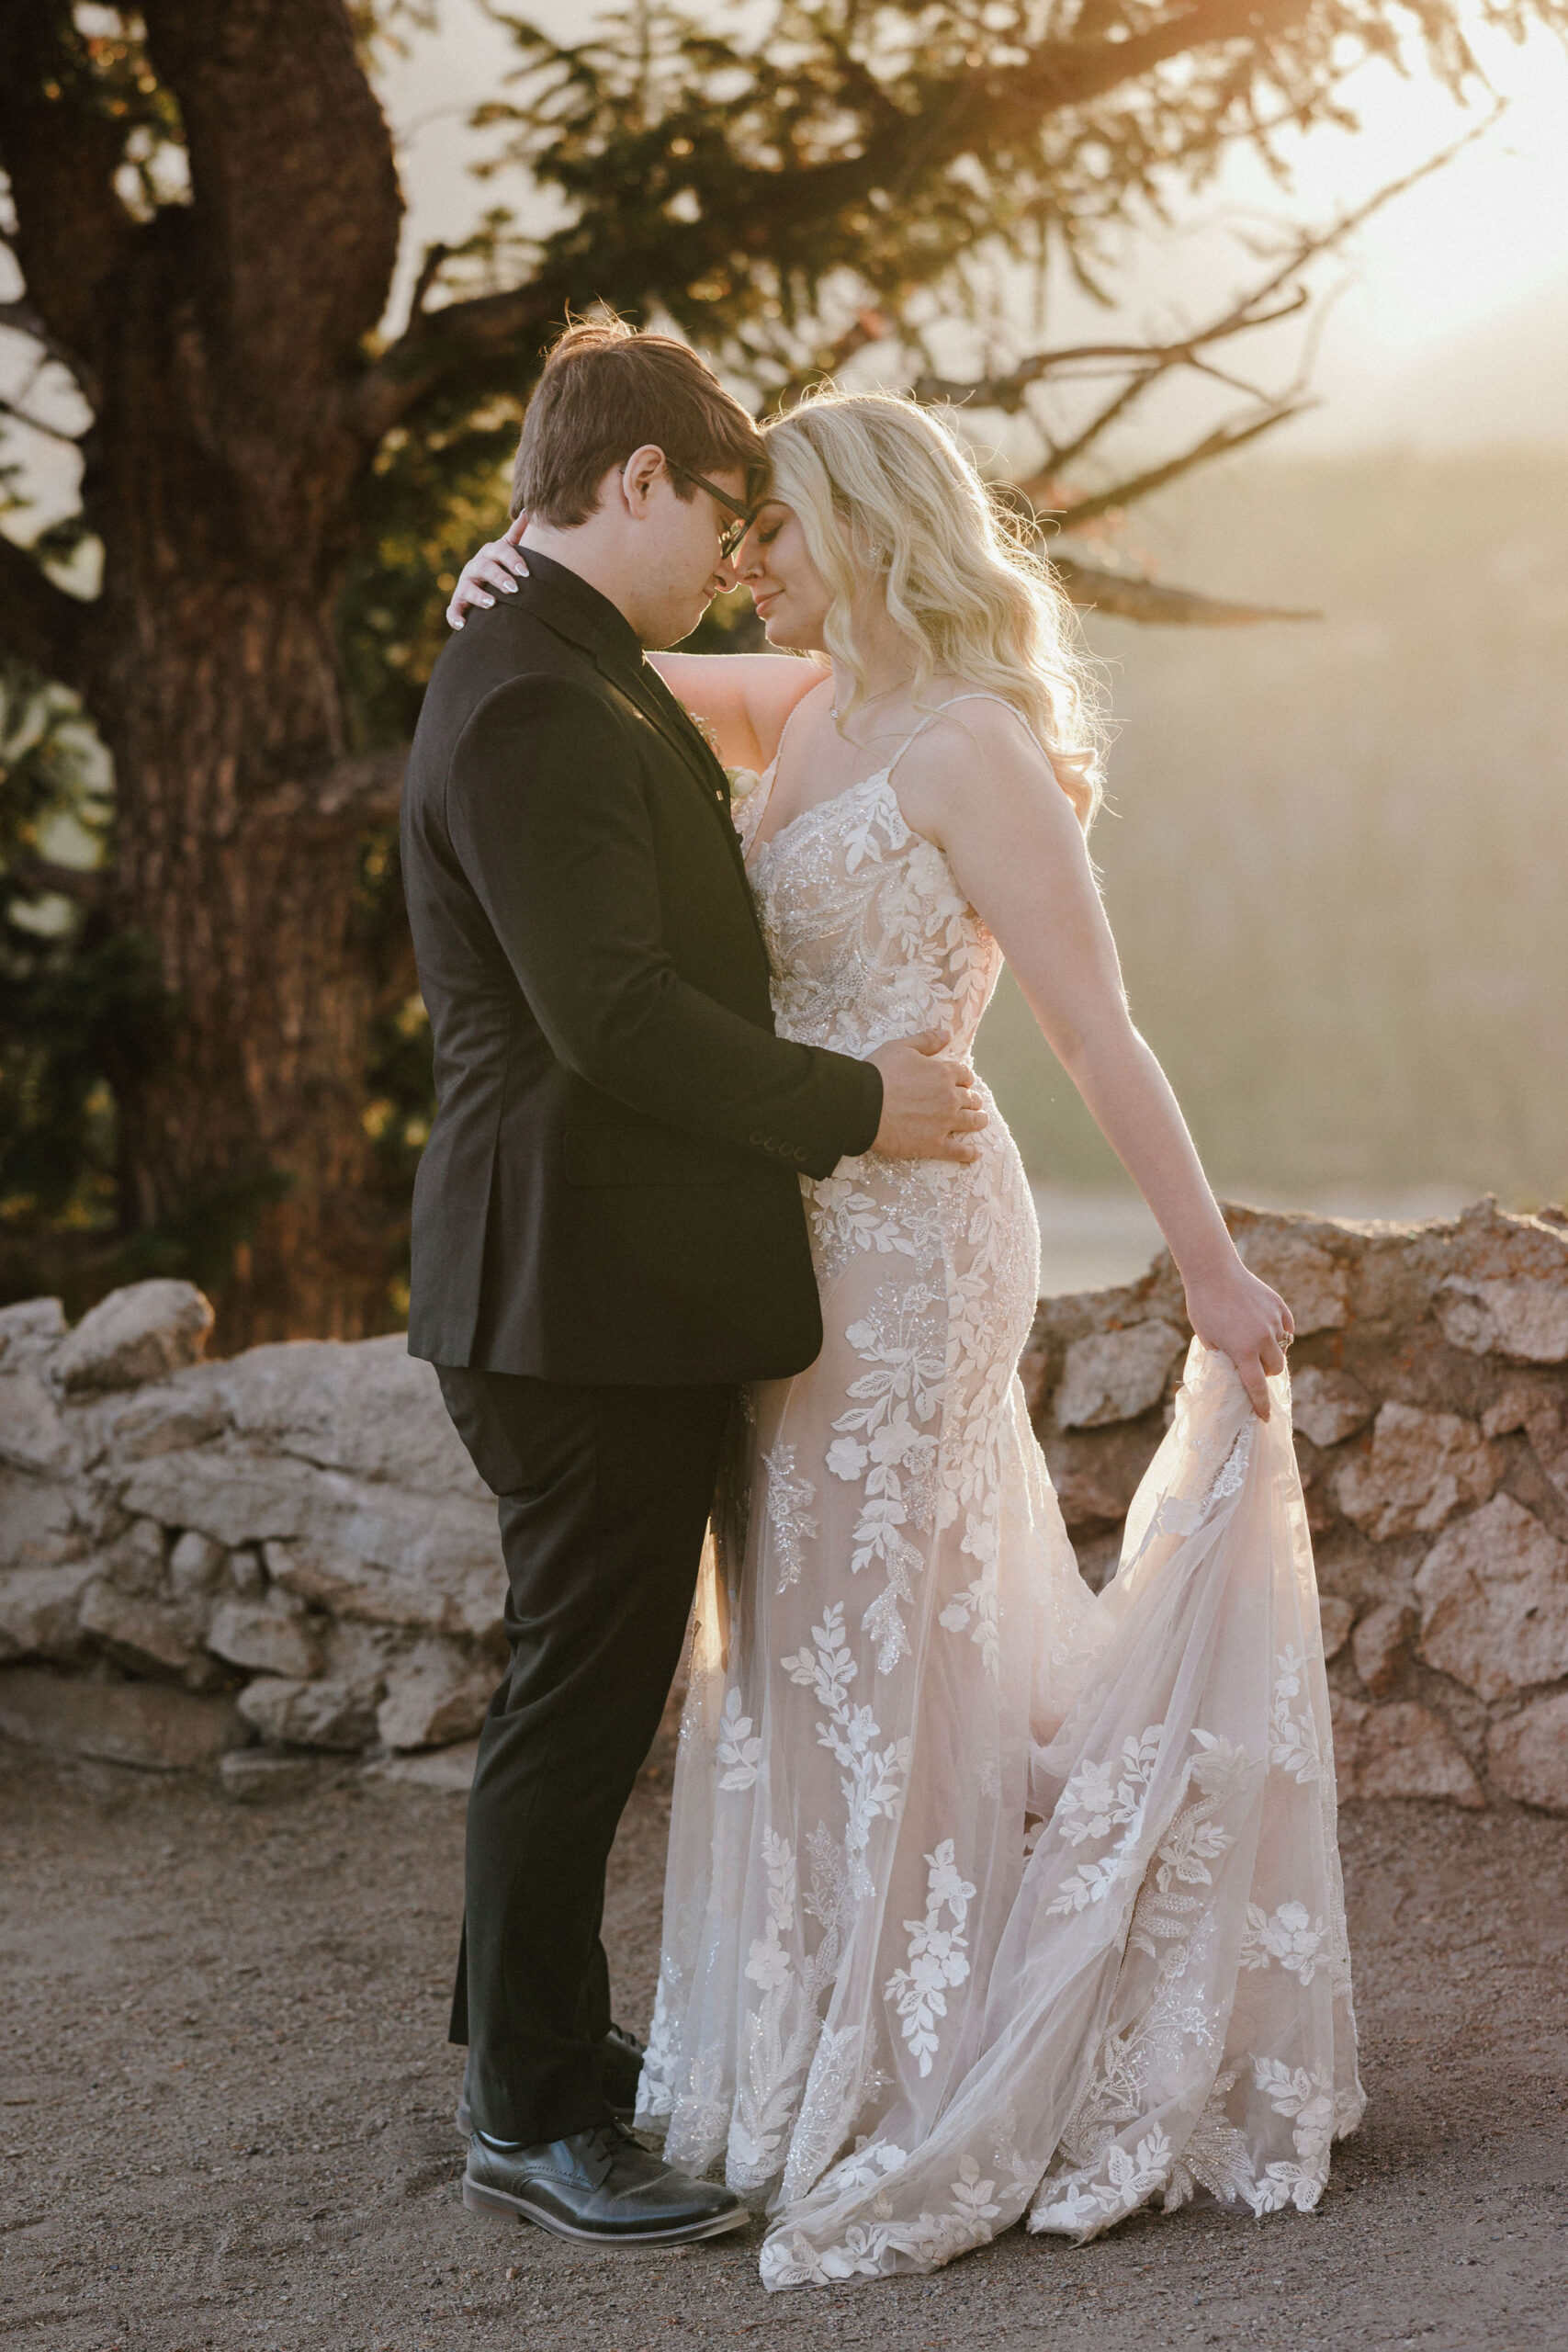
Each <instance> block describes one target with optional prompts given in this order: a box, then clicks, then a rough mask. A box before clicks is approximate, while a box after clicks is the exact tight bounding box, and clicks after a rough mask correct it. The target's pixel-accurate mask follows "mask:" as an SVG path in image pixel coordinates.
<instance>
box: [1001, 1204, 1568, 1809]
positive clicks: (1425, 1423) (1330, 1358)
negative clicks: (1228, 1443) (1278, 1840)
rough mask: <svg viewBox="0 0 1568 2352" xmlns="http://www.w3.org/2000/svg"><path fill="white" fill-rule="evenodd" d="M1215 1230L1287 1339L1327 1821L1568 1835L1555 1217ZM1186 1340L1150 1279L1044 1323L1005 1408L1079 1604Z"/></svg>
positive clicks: (1289, 1221)
mask: <svg viewBox="0 0 1568 2352" xmlns="http://www.w3.org/2000/svg"><path fill="white" fill-rule="evenodd" d="M1227 1218H1228V1221H1229V1224H1230V1227H1231V1230H1232V1232H1233V1233H1234V1234H1235V1238H1236V1242H1237V1244H1238V1246H1239V1248H1240V1250H1241V1253H1242V1256H1243V1257H1244V1258H1245V1259H1246V1261H1247V1264H1248V1265H1249V1266H1250V1267H1251V1268H1252V1269H1253V1271H1254V1272H1255V1273H1258V1274H1260V1275H1261V1276H1262V1277H1263V1279H1264V1280H1265V1281H1266V1282H1269V1283H1272V1284H1273V1285H1274V1287H1275V1288H1276V1289H1277V1290H1278V1291H1280V1293H1281V1295H1283V1296H1284V1297H1285V1298H1286V1299H1287V1300H1288V1302H1289V1304H1290V1306H1291V1310H1292V1314H1293V1316H1294V1317H1295V1325H1296V1335H1297V1336H1296V1344H1295V1346H1294V1347H1293V1348H1292V1351H1291V1370H1292V1397H1293V1410H1294V1419H1295V1432H1296V1451H1297V1454H1298V1457H1299V1459H1300V1463H1301V1469H1302V1479H1303V1485H1304V1487H1305V1489H1306V1498H1307V1510H1308V1516H1309V1519H1310V1521H1311V1525H1312V1532H1313V1543H1314V1551H1315V1555H1316V1561H1317V1576H1318V1589H1319V1593H1320V1595H1321V1602H1322V1610H1323V1633H1324V1647H1325V1651H1326V1652H1327V1653H1328V1657H1329V1661H1330V1663H1329V1668H1328V1679H1329V1682H1330V1685H1331V1687H1332V1691H1333V1702H1334V1718H1335V1752H1336V1759H1337V1770H1338V1781H1339V1789H1340V1794H1341V1796H1342V1797H1344V1798H1357V1797H1389V1796H1402V1797H1404V1796H1418V1797H1443V1798H1448V1799H1450V1800H1451V1801H1452V1802H1453V1803H1455V1804H1462V1805H1484V1804H1487V1803H1488V1801H1489V1800H1490V1799H1494V1798H1508V1799H1515V1800H1517V1801H1519V1802H1521V1803H1524V1804H1534V1805H1542V1806H1546V1807H1548V1808H1550V1809H1551V1811H1553V1812H1557V1813H1568V1216H1565V1215H1564V1214H1563V1212H1562V1211H1561V1210H1549V1211H1547V1212H1546V1213H1545V1214H1544V1215H1542V1216H1539V1217H1528V1216H1506V1215H1504V1214H1503V1213H1501V1212H1500V1211H1499V1210H1498V1209H1497V1207H1496V1205H1495V1203H1493V1202H1491V1201H1485V1202H1483V1203H1481V1204H1478V1205H1477V1206H1476V1207H1474V1208H1472V1209H1468V1210H1466V1212H1465V1214H1464V1215H1463V1216H1461V1217H1460V1218H1458V1219H1455V1220H1452V1221H1445V1222H1440V1223H1437V1222H1435V1223H1430V1224H1422V1225H1410V1226H1391V1225H1374V1224H1349V1223H1342V1222H1339V1221H1338V1220H1330V1219H1327V1218H1321V1217H1308V1216H1267V1215H1263V1214H1261V1213H1259V1212H1258V1211H1256V1210H1250V1209H1231V1210H1228V1211H1227ZM1189 1337H1190V1329H1189V1326H1188V1323H1187V1320H1186V1317H1185V1315H1184V1313H1183V1311H1182V1295H1181V1285H1180V1283H1179V1280H1178V1279H1177V1276H1176V1273H1175V1270H1174V1268H1173V1267H1172V1265H1171V1263H1170V1261H1169V1259H1168V1258H1160V1259H1158V1260H1156V1262H1155V1264H1154V1265H1153V1266H1152V1267H1151V1268H1150V1270H1149V1272H1147V1273H1146V1274H1145V1276H1144V1278H1143V1280H1142V1281H1141V1282H1137V1283H1131V1284H1129V1285H1128V1287H1127V1288H1126V1289H1124V1290H1114V1291H1094V1292H1089V1293H1087V1294H1085V1295H1082V1296H1079V1297H1076V1298H1057V1299H1048V1300H1045V1301H1043V1303H1042V1305H1041V1308H1040V1312H1039V1315H1038V1317H1036V1320H1035V1326H1034V1332H1033V1336H1032V1340H1031V1342H1030V1346H1029V1350H1028V1351H1027V1353H1026V1355H1025V1358H1024V1362H1023V1365H1022V1367H1021V1369H1022V1374H1023V1379H1024V1385H1025V1388H1026V1390H1027V1392H1028V1395H1029V1399H1030V1409H1031V1411H1032V1415H1033V1418H1034V1426H1035V1428H1036V1430H1037V1431H1038V1432H1039V1436H1040V1440H1041V1442H1042V1444H1043V1447H1044V1449H1045V1454H1046V1458H1047V1460H1048V1461H1049V1463H1050V1465H1051V1472H1052V1476H1053V1478H1054V1479H1055V1485H1056V1489H1057V1492H1058V1494H1059V1496H1060V1498H1061V1501H1062V1508H1063V1511H1064V1514H1065V1516H1066V1521H1067V1525H1068V1527H1069V1529H1070V1530H1071V1531H1072V1533H1073V1537H1074V1541H1075V1543H1076V1544H1077V1548H1078V1555H1079V1560H1080V1563H1081V1565H1082V1566H1083V1567H1084V1569H1085V1572H1086V1574H1088V1575H1089V1577H1090V1580H1091V1581H1092V1582H1093V1583H1095V1584H1097V1585H1098V1584H1099V1583H1100V1582H1101V1581H1102V1580H1103V1578H1104V1577H1105V1576H1106V1575H1108V1574H1109V1573H1110V1571H1111V1568H1113V1566H1114V1565H1115V1559H1116V1551H1117V1538H1118V1530H1119V1527H1120V1522H1121V1520H1122V1514H1123V1513H1124V1512H1125V1510H1126V1508H1127V1505H1128V1503H1129V1502H1130V1501H1131V1499H1132V1496H1133V1491H1134V1487H1136V1485H1137V1483H1138V1479H1139V1478H1140V1476H1142V1474H1143V1470H1144V1467H1145V1464H1146V1463H1147V1461H1148V1460H1149V1457H1150V1455H1151V1453H1153V1451H1154V1449H1155V1447H1156V1444H1157V1443H1158V1442H1159V1438H1160V1436H1161V1433H1162V1431H1163V1430H1164V1428H1165V1427H1166V1425H1167V1423H1168V1419H1169V1413H1170V1399H1171V1397H1172V1396H1173V1395H1174V1393H1175V1388H1176V1384H1177V1381H1178V1379H1179V1374H1180V1368H1181V1361H1182V1354H1183V1351H1184V1350H1185V1347H1186V1343H1187V1341H1188V1339H1189Z"/></svg>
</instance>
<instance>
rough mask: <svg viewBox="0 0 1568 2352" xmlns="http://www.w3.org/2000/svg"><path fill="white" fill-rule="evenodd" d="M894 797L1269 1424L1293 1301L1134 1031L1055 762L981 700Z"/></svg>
mask: <svg viewBox="0 0 1568 2352" xmlns="http://www.w3.org/2000/svg"><path fill="white" fill-rule="evenodd" d="M966 739H967V740H966ZM898 797H899V800H900V802H901V803H902V805H903V808H904V813H905V815H906V817H907V819H908V822H909V823H910V824H911V825H912V826H913V827H914V828H915V830H916V831H919V832H921V833H924V834H925V835H926V836H927V838H928V839H930V840H932V841H935V842H937V843H938V844H939V846H940V847H941V848H942V849H943V850H945V851H946V853H947V857H948V862H949V864H950V865H952V867H953V877H954V879H955V880H956V881H957V883H958V885H959V888H961V889H962V890H963V891H964V895H965V896H966V897H967V899H968V900H969V902H970V904H971V905H972V906H973V907H974V908H975V910H976V913H977V914H979V915H980V916H981V917H982V919H983V920H984V922H986V923H987V925H988V927H989V929H990V930H991V932H992V933H994V935H995V937H996V939H997V941H998V944H999V945H1000V947H1001V949H1002V952H1003V954H1004V955H1005V956H1006V957H1007V960H1008V962H1009V963H1010V965H1011V967H1012V968H1013V971H1014V973H1015V974H1016V976H1017V978H1018V981H1019V984H1020V986H1021V989H1023V993H1024V995H1025V997H1026V998H1027V999H1028V1001H1029V1005H1030V1009H1031V1011H1032V1012H1033V1014H1034V1017H1035V1019H1036V1021H1037V1022H1038V1023H1040V1027H1041V1029H1042V1031H1043V1034H1044V1036H1045V1039H1046V1042H1047V1044H1048V1045H1049V1046H1051V1049H1052V1051H1053V1052H1054V1053H1055V1056H1056V1058H1057V1059H1058V1061H1060V1063H1061V1064H1062V1067H1063V1068H1064V1069H1066V1072H1067V1075H1068V1076H1069V1078H1071V1080H1072V1081H1073V1083H1074V1085H1075V1086H1076V1087H1077V1090H1078V1092H1079V1093H1080V1094H1081V1095H1082V1097H1083V1099H1084V1102H1085V1103H1087V1104H1088V1106H1089V1111H1090V1112H1091V1114H1093V1117H1094V1119H1095V1122H1096V1124H1097V1125H1099V1127H1100V1131H1101V1133H1102V1134H1103V1135H1104V1136H1105V1137H1106V1139H1107V1141H1108V1142H1109V1143H1110V1145H1111V1148H1112V1150H1113V1151H1114V1152H1115V1153H1116V1156H1117V1158H1118V1159H1120V1160H1121V1162H1122V1166H1123V1167H1124V1168H1125V1169H1126V1170H1127V1172H1128V1174H1129V1175H1130V1176H1131V1177H1132V1179H1133V1181H1134V1183H1135V1184H1136V1185H1137V1187H1138V1190H1139V1191H1140V1192H1141V1193H1143V1195H1144V1198H1145V1200H1146V1201H1147V1203H1148V1204H1149V1206H1150V1208H1151V1209H1152V1210H1153V1211H1154V1214H1155V1216H1156V1220H1157V1222H1158V1225H1159V1228H1160V1231H1161V1232H1162V1233H1163V1234H1164V1236H1165V1238H1166V1240H1167V1241H1168V1243H1169V1245H1170V1250H1171V1255H1172V1256H1173V1257H1174V1258H1175V1260H1176V1262H1177V1265H1178V1267H1179V1270H1180V1272H1181V1277H1182V1280H1183V1282H1184V1283H1185V1284H1186V1289H1187V1312H1188V1317H1189V1319H1190V1323H1191V1325H1192V1329H1194V1330H1195V1331H1196V1332H1197V1334H1198V1336H1199V1338H1200V1339H1201V1340H1202V1341H1203V1342H1204V1344H1205V1346H1207V1347H1212V1348H1218V1349H1220V1350H1221V1351H1223V1352H1224V1354H1226V1355H1228V1356H1229V1357H1230V1359H1231V1361H1232V1362H1233V1363H1234V1364H1235V1368H1236V1370H1237V1372H1238V1373H1239V1374H1240V1375H1241V1379H1242V1384H1243V1385H1244V1387H1245V1388H1246V1390H1247V1396H1248V1397H1250V1398H1251V1400H1252V1404H1253V1407H1254V1409H1255V1410H1256V1411H1257V1412H1258V1414H1259V1415H1261V1417H1262V1418H1263V1419H1265V1420H1267V1419H1268V1418H1269V1392H1268V1388H1267V1386H1266V1385H1265V1375H1266V1374H1270V1373H1278V1372H1281V1371H1283V1369H1284V1361H1285V1360H1284V1356H1283V1353H1282V1352H1281V1351H1280V1346H1279V1344H1278V1339H1277V1335H1278V1334H1280V1333H1281V1332H1283V1333H1285V1334H1288V1333H1289V1332H1290V1330H1291V1314H1290V1309H1289V1307H1288V1306H1286V1305H1285V1303H1284V1301H1283V1299H1281V1298H1280V1296H1279V1295H1278V1294H1277V1293H1276V1292H1274V1291H1272V1290H1270V1289H1269V1285H1268V1284H1267V1283H1261V1282H1259V1281H1258V1278H1257V1276H1256V1275H1255V1274H1250V1273H1248V1272H1247V1268H1246V1267H1245V1266H1244V1265H1243V1264H1242V1262H1241V1260H1240V1258H1239V1257H1238V1256H1237V1254H1236V1250H1235V1243H1234V1242H1233V1241H1232V1240H1231V1238H1230V1235H1229V1233H1228V1232H1227V1231H1226V1229H1225V1224H1224V1218H1223V1217H1222V1216H1221V1215H1220V1212H1219V1208H1218V1205H1217V1204H1216V1202H1215V1200H1214V1196H1213V1193H1212V1192H1211V1191H1210V1189H1209V1185H1208V1182H1207V1180H1206V1178H1205V1177H1204V1174H1203V1170H1202V1165H1201V1162H1200V1160H1199V1158H1198V1154H1197V1150H1196V1148H1194V1145H1193V1142H1192V1138H1191V1136H1190V1135H1189V1133H1188V1131H1187V1123H1186V1121H1185V1120H1184V1119H1183V1117H1182V1115H1181V1111H1180V1108H1179V1104H1178V1103H1177V1100H1176V1097H1175V1095H1174V1094H1173V1093H1172V1092H1171V1090H1170V1085H1169V1082H1168V1080H1167V1078H1166V1075H1165V1072H1164V1071H1163V1070H1162V1069H1161V1068H1160V1066H1159V1064H1158V1062H1157V1061H1156V1059H1155V1057H1154V1055H1153V1054H1152V1053H1151V1052H1150V1050H1149V1047H1148V1046H1146V1045H1145V1042H1144V1040H1143V1038H1142V1037H1141V1036H1140V1035H1138V1032H1137V1030H1136V1029H1135V1028H1134V1025H1133V1021H1132V1016H1131V1013H1130V1012H1129V1011H1128V1007H1127V998H1126V993H1125V990H1124V989H1123V986H1122V969H1121V965H1120V963H1119V961H1118V959H1117V955H1116V944H1115V941H1114V940H1113V939H1112V938H1111V926H1110V924H1109V923H1108V922H1107V921H1106V917H1105V910H1104V908H1103V906H1102V905H1101V903H1100V892H1099V890H1098V888H1096V885H1095V880H1094V875H1093V871H1092V869H1091V867H1090V865H1089V851H1088V847H1087V844H1086V843H1085V841H1084V837H1083V833H1082V831H1080V829H1079V826H1078V822H1077V817H1076V816H1075V814H1074V812H1073V809H1072V805H1071V803H1070V802H1069V800H1068V799H1067V797H1066V793H1065V792H1063V791H1062V789H1061V787H1060V786H1058V784H1057V783H1056V780H1055V776H1054V775H1053V774H1052V772H1051V768H1050V764H1049V763H1048V762H1047V761H1046V760H1045V758H1044V756H1043V753H1042V752H1040V751H1039V750H1038V749H1037V748H1036V746H1035V745H1034V744H1033V743H1032V741H1030V739H1029V737H1028V734H1027V732H1026V731H1025V729H1024V728H1023V726H1022V723H1021V721H1020V720H1019V719H1017V718H1015V717H1014V716H1013V715H1012V714H1011V713H1010V712H1008V711H1005V710H1003V709H1001V708H999V707H997V706H996V705H990V706H987V705H984V704H981V705H976V706H975V707H974V709H973V711H965V713H964V716H963V718H962V720H960V718H959V716H958V714H956V713H955V714H954V716H953V718H951V719H947V720H944V721H943V722H942V724H941V725H939V726H938V727H935V728H933V729H931V731H930V733H929V734H927V735H926V736H925V737H924V738H923V739H922V741H920V742H919V744H918V745H916V746H915V748H914V750H913V751H912V752H910V755H909V757H908V760H907V761H906V762H905V763H904V765H903V766H902V767H901V768H900V770H899V774H898Z"/></svg>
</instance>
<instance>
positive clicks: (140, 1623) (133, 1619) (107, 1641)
mask: <svg viewBox="0 0 1568 2352" xmlns="http://www.w3.org/2000/svg"><path fill="white" fill-rule="evenodd" d="M206 1614H207V1612H206V1611H205V1610H204V1609H203V1608H202V1607H201V1606H200V1605H199V1604H197V1605H196V1606H194V1607H193V1606H192V1605H191V1604H190V1603H188V1602H183V1601H178V1600H156V1599H154V1598H153V1597H152V1595H151V1594H148V1593H141V1592H125V1591H122V1590H121V1589H120V1588H119V1587H118V1585H116V1584H114V1583H113V1582H111V1580H110V1579H109V1578H108V1577H97V1578H96V1580H95V1582H94V1583H92V1584H90V1585H89V1586H88V1588H87V1590H86V1593H85V1596H84V1598H83V1601H82V1611H81V1625H82V1631H83V1632H84V1633H85V1634H91V1635H92V1636H93V1638H94V1639H95V1640H96V1642H97V1644H98V1645H99V1647H100V1648H101V1649H103V1650H104V1651H105V1652H106V1653H107V1655H108V1657H112V1658H113V1659H114V1660H115V1661H116V1663H117V1664H118V1665H120V1666H125V1667H129V1668H130V1669H131V1670H132V1672H138V1673H142V1674H146V1673H153V1674H177V1675H179V1676H180V1677H181V1678H182V1679H184V1680H186V1682H188V1683H189V1685H190V1686H191V1687H192V1688H193V1689H197V1690H200V1689H203V1688H205V1687H207V1686H209V1685H210V1684H211V1683H212V1682H214V1681H215V1680H217V1679H220V1678H219V1675H218V1673H217V1670H216V1669H215V1668H214V1667H213V1664H212V1661H211V1659H210V1658H209V1657H207V1656H206V1654H205V1651H204V1648H203V1643H202V1636H203V1634H204V1633H205V1631H206Z"/></svg>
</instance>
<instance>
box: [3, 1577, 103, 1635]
mask: <svg viewBox="0 0 1568 2352" xmlns="http://www.w3.org/2000/svg"><path fill="white" fill-rule="evenodd" d="M97 1573H98V1564H97V1562H96V1560H70V1561H67V1562H66V1564H65V1565H64V1566H62V1567H58V1568H11V1569H7V1570H6V1571H4V1572H0V1658H6V1657H54V1658H71V1657H76V1656H77V1655H78V1654H79V1652H80V1651H81V1650H82V1649H83V1648H84V1647H85V1639H84V1635H83V1632H82V1627H81V1622H80V1620H81V1611H82V1596H83V1594H84V1593H85V1590H86V1589H87V1587H88V1586H89V1585H90V1584H91V1583H92V1582H93V1580H94V1578H95V1577H96V1575H97Z"/></svg>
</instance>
